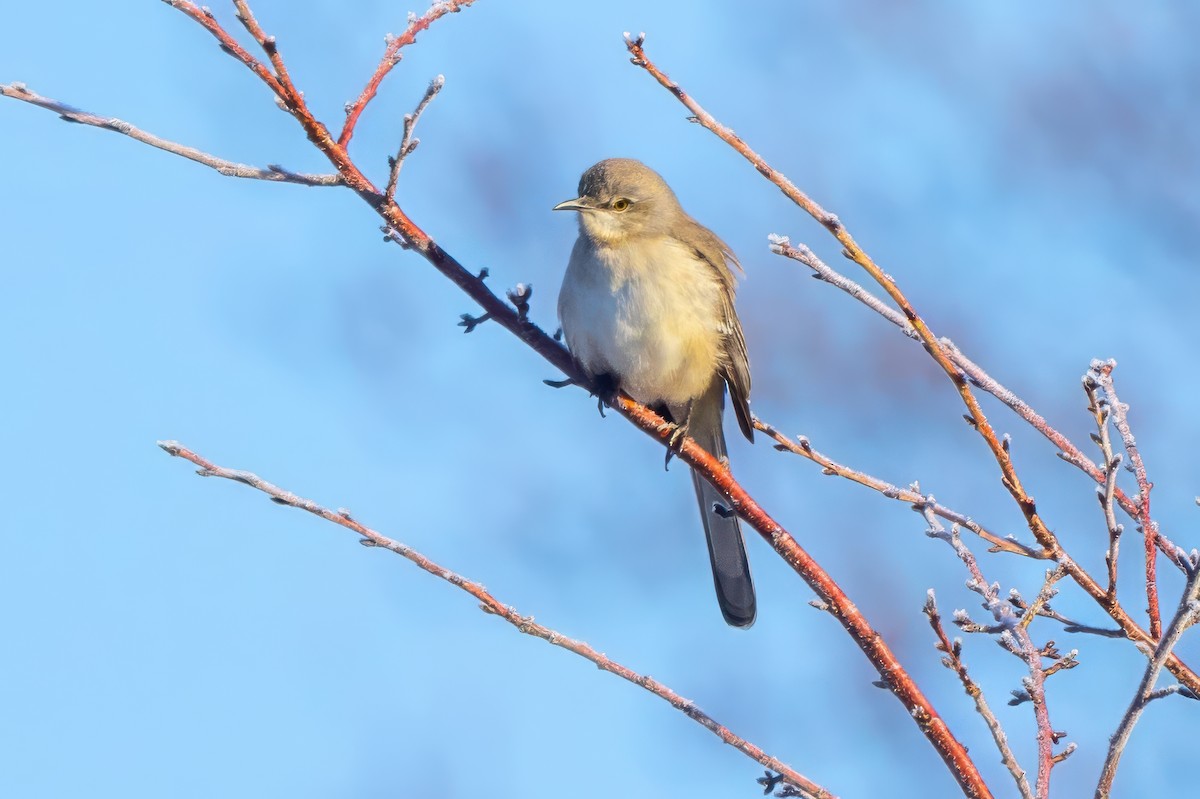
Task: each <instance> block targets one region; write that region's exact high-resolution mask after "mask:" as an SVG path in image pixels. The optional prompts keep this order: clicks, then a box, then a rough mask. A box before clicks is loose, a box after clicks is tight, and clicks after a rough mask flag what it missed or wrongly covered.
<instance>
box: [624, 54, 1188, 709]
mask: <svg viewBox="0 0 1200 799" xmlns="http://www.w3.org/2000/svg"><path fill="white" fill-rule="evenodd" d="M643 42H644V40H643V38H642V37H641V36H639V37H637V38H634V37H631V36H629V35H628V34H627V35H626V37H625V46H626V48H627V49H628V50H629V52H630V54H631V55H632V58H631V59H630V60H631V61H632V63H633V64H634V65H636V66H639V67H641V68H642V69H644V70H646V72H648V73H649V74H650V75H651V76H652V77H653V78H654V79H655V80H656V81H658V83H659V84H660V85H661V86H663V87H664V88H665V89H667V90H668V91H670V92H671V94H673V95H675V97H676V99H678V100H679V101H680V102H681V103H682V104H683V105H684V106H685V107H686V108H687V109H688V110H689V111H691V112H692V115H693V119H694V121H696V122H697V123H699V124H700V125H701V126H702V127H704V128H705V129H707V130H709V131H710V132H712V133H713V134H715V135H716V136H717V137H718V138H720V139H721V140H722V141H724V142H725V143H727V144H728V145H729V146H730V147H732V148H733V149H734V150H736V151H737V152H738V153H739V154H740V155H741V156H742V157H744V158H745V159H746V160H747V161H749V162H750V163H751V164H753V165H754V167H755V169H757V170H758V172H759V173H760V174H762V175H763V177H765V178H766V179H767V180H769V181H771V182H772V183H773V184H775V185H776V186H778V187H779V189H780V190H781V191H782V192H783V193H784V195H785V196H787V197H788V199H790V200H792V202H794V203H796V205H798V206H799V207H800V208H801V209H803V210H804V211H805V212H807V213H808V214H809V215H810V216H812V217H813V219H815V220H816V221H817V222H818V223H820V224H821V225H822V226H823V227H824V228H826V229H827V230H828V231H829V232H830V233H832V234H833V236H834V237H835V238H836V239H837V240H838V241H839V242H840V243H841V244H842V246H843V248H844V249H843V255H845V256H846V257H847V258H849V259H850V260H852V261H854V262H855V263H856V264H858V265H859V266H861V267H862V268H863V269H864V270H865V271H866V272H867V273H868V274H869V275H870V276H871V277H872V279H874V280H875V282H876V283H878V284H879V286H880V287H881V288H883V290H884V291H885V292H886V293H887V295H888V297H889V298H891V300H892V301H893V302H894V303H895V304H896V305H897V306H898V307H899V309H900V312H901V314H903V318H904V320H905V324H906V325H907V326H908V327H909V328H911V329H912V330H913V331H914V333H915V334H916V337H917V338H918V339H919V340H920V341H921V343H922V344H923V345H924V347H925V350H926V351H927V352H928V353H929V355H930V356H931V357H932V358H933V359H934V361H935V362H936V363H937V364H938V366H939V367H940V368H941V369H942V371H943V372H945V373H946V376H947V377H948V378H949V379H950V381H951V383H952V384H953V385H954V387H955V389H956V390H957V392H958V394H959V397H960V399H961V400H962V402H963V404H964V405H965V406H966V408H967V411H968V413H967V415H966V418H967V421H968V423H969V424H971V426H972V427H974V428H975V430H976V431H977V432H978V433H979V435H980V436H981V437H982V438H983V440H984V442H985V443H986V445H987V447H988V449H989V450H990V451H991V452H992V456H993V458H994V459H995V460H996V463H997V465H998V466H999V467H1000V473H1001V483H1002V484H1003V485H1004V487H1005V488H1006V489H1007V490H1008V492H1009V494H1010V495H1011V496H1012V498H1013V500H1014V501H1015V502H1016V504H1017V506H1018V508H1020V510H1021V513H1022V515H1023V516H1024V517H1025V521H1026V524H1027V525H1028V526H1029V529H1030V531H1031V532H1032V533H1033V536H1034V538H1035V539H1036V540H1037V542H1038V544H1039V545H1040V546H1041V547H1042V548H1043V549H1045V550H1047V551H1048V552H1049V553H1050V557H1051V559H1053V560H1054V561H1056V562H1058V563H1060V564H1061V565H1063V566H1064V567H1065V568H1066V570H1067V574H1068V575H1069V576H1070V577H1071V579H1072V580H1073V581H1074V582H1075V583H1077V584H1078V585H1079V586H1080V587H1081V588H1083V589H1084V591H1085V592H1087V593H1088V595H1089V596H1091V597H1092V598H1093V599H1094V600H1095V601H1097V602H1098V603H1100V605H1101V606H1102V607H1104V609H1105V611H1106V612H1107V613H1108V614H1109V615H1110V616H1111V617H1112V618H1113V620H1115V621H1116V622H1117V623H1118V624H1119V625H1120V626H1121V628H1122V629H1123V630H1124V631H1125V634H1126V635H1127V636H1128V637H1129V638H1131V639H1132V640H1135V641H1141V642H1147V643H1148V642H1152V641H1153V639H1152V638H1151V637H1150V635H1149V634H1148V633H1147V632H1146V631H1145V630H1143V629H1142V628H1141V627H1140V626H1139V625H1138V624H1137V622H1136V621H1134V620H1133V618H1132V617H1130V616H1129V614H1128V613H1127V612H1126V611H1125V610H1124V608H1122V607H1121V606H1120V605H1110V604H1109V603H1108V601H1107V591H1106V590H1105V588H1104V587H1102V586H1101V585H1100V584H1099V583H1097V582H1096V581H1095V579H1093V578H1092V576H1091V575H1090V574H1088V572H1087V571H1086V570H1085V569H1084V568H1083V567H1082V566H1080V565H1079V564H1078V563H1076V562H1075V560H1074V559H1073V558H1072V557H1071V556H1070V555H1069V554H1068V553H1067V552H1066V551H1065V550H1064V549H1063V547H1062V545H1061V544H1060V543H1059V541H1058V539H1057V537H1056V536H1055V535H1054V534H1053V532H1051V530H1050V529H1049V528H1048V527H1047V526H1046V524H1045V522H1044V521H1043V520H1042V518H1041V516H1040V515H1039V513H1038V510H1037V504H1036V502H1035V501H1034V499H1033V497H1031V496H1030V495H1029V494H1028V493H1027V492H1026V491H1025V488H1024V486H1023V485H1022V484H1021V480H1020V478H1019V477H1018V476H1017V472H1016V468H1015V466H1014V465H1013V462H1012V458H1011V457H1010V456H1009V453H1008V447H1007V446H1006V445H1005V443H1004V442H1003V441H1002V439H1001V438H1000V437H999V436H997V435H996V431H995V430H994V429H993V428H992V426H991V424H990V423H989V422H988V420H987V417H986V416H985V415H984V413H983V409H982V408H981V407H980V405H979V401H978V399H977V398H976V397H975V395H974V393H973V392H972V391H971V381H970V380H969V378H968V376H967V375H966V374H964V372H963V371H962V370H961V369H959V368H958V367H957V366H956V365H955V363H954V361H953V360H951V354H952V353H953V352H954V350H953V348H951V347H948V346H946V345H945V344H943V343H942V341H941V340H939V339H938V338H937V337H936V336H934V334H933V332H932V331H931V330H930V329H929V327H928V325H927V324H926V323H925V321H924V320H923V319H922V318H921V317H920V315H918V314H917V312H916V310H915V309H914V308H913V307H912V305H911V304H910V303H909V301H908V299H907V298H906V297H905V296H904V293H903V292H902V291H901V290H900V288H899V286H897V284H896V282H895V281H894V280H893V279H892V278H891V276H890V275H888V274H887V273H885V272H884V271H883V270H882V269H880V268H879V266H878V265H877V264H876V263H875V262H874V261H873V260H872V259H871V258H870V256H868V255H867V254H866V252H864V251H863V250H862V248H861V247H859V245H858V243H857V242H856V241H855V240H854V238H853V237H852V236H851V235H850V233H849V231H847V230H846V227H845V226H844V225H843V224H842V222H841V220H840V219H838V217H837V216H835V215H834V214H831V213H829V212H828V211H826V210H825V209H824V208H822V207H821V206H820V205H818V204H817V203H816V202H815V201H814V200H813V199H812V198H810V197H809V196H808V195H807V194H805V193H804V192H802V191H801V190H800V189H799V188H797V187H796V185H795V184H794V183H792V181H791V180H789V179H788V178H787V176H786V175H784V174H783V173H781V172H779V171H777V170H776V169H774V168H773V167H772V166H771V165H770V164H768V163H767V161H766V160H765V159H764V158H763V157H762V156H761V155H759V154H758V153H757V152H755V151H754V150H753V149H751V148H750V146H749V145H747V144H746V142H744V141H743V140H742V139H741V138H740V137H739V136H738V135H737V134H736V133H734V132H733V131H732V130H730V129H729V128H728V127H726V126H724V125H722V124H721V123H720V122H718V121H717V120H716V118H715V117H713V116H712V114H710V113H708V112H707V111H706V110H704V108H702V107H701V106H700V104H699V103H697V102H696V101H695V100H694V99H692V97H690V96H689V95H688V94H687V92H685V91H684V90H683V88H682V87H680V86H679V84H677V83H675V82H674V81H672V80H671V79H670V78H669V77H668V76H667V75H666V73H664V72H663V71H662V70H661V69H659V68H658V67H657V66H656V65H655V64H654V63H653V62H651V61H650V60H649V58H647V56H646V52H645V49H644V48H643V46H642V45H643ZM1176 559H1177V556H1176ZM1167 668H1169V669H1170V670H1171V673H1172V674H1174V675H1175V676H1176V678H1178V679H1179V680H1180V681H1181V682H1184V683H1185V684H1186V685H1187V686H1188V687H1189V688H1191V689H1192V690H1194V691H1196V692H1197V693H1200V676H1197V675H1196V673H1195V672H1193V671H1192V670H1191V669H1190V668H1188V667H1187V666H1186V665H1185V664H1184V663H1183V662H1182V661H1181V660H1179V659H1178V658H1177V657H1176V656H1175V655H1172V656H1171V658H1170V660H1169V661H1168V664H1167Z"/></svg>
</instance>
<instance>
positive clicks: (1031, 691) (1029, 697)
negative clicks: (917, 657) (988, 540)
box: [924, 509, 1073, 799]
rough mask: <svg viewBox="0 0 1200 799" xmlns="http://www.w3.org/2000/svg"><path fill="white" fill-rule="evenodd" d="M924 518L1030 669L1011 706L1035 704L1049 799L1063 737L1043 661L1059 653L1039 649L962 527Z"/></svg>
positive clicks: (1041, 791) (1041, 771)
mask: <svg viewBox="0 0 1200 799" xmlns="http://www.w3.org/2000/svg"><path fill="white" fill-rule="evenodd" d="M924 515H925V520H926V522H927V523H928V524H929V530H928V531H927V534H928V535H929V536H930V537H932V538H940V539H941V540H943V541H945V542H946V543H948V544H949V545H950V546H951V548H952V549H953V550H954V553H955V554H956V555H958V557H959V559H960V560H961V561H962V562H963V564H964V565H965V566H966V567H967V571H968V572H969V573H970V575H971V579H970V580H969V581H968V582H967V588H969V589H970V590H972V591H974V592H975V593H977V594H979V595H980V596H981V597H983V606H984V607H985V608H986V609H987V610H988V612H989V613H991V614H992V618H994V619H995V620H996V622H997V624H998V625H999V627H1000V628H1001V629H1000V632H999V634H998V636H997V640H998V642H999V643H1000V645H1001V646H1003V647H1004V648H1005V649H1006V650H1008V651H1009V652H1011V653H1012V654H1014V655H1016V656H1017V657H1019V658H1021V659H1022V660H1024V661H1025V664H1026V667H1027V668H1028V670H1029V676H1028V677H1026V678H1025V679H1024V680H1023V681H1022V685H1023V687H1024V690H1023V691H1020V692H1017V691H1014V692H1013V693H1014V695H1015V696H1016V699H1014V700H1013V701H1010V702H1009V704H1020V703H1021V702H1024V701H1028V702H1032V703H1033V715H1034V720H1035V721H1036V723H1037V750H1038V773H1037V783H1036V785H1035V792H1034V795H1035V796H1036V797H1037V799H1048V797H1049V796H1050V771H1051V769H1053V768H1054V764H1055V762H1056V761H1055V755H1054V744H1055V743H1057V741H1058V738H1059V737H1060V736H1059V735H1058V734H1057V733H1055V731H1054V729H1053V728H1052V727H1051V726H1050V714H1049V711H1048V709H1047V707H1046V676H1047V674H1046V669H1045V668H1043V666H1042V658H1043V657H1055V656H1056V655H1057V654H1058V653H1057V652H1055V651H1054V650H1053V648H1052V647H1050V646H1049V645H1048V646H1047V647H1044V648H1039V647H1037V646H1036V645H1035V644H1034V643H1033V639H1032V638H1031V637H1030V635H1029V630H1028V628H1027V623H1024V624H1023V623H1021V621H1020V617H1019V616H1018V615H1017V614H1016V613H1015V612H1014V610H1013V607H1012V605H1011V604H1009V603H1007V602H1005V601H1003V600H1002V599H1001V598H1000V586H999V584H997V583H989V582H988V581H987V579H986V578H985V577H984V576H983V572H982V570H981V569H980V568H979V563H978V562H977V561H976V560H975V556H974V555H973V554H972V553H971V550H970V549H968V548H967V546H966V545H965V544H964V543H963V541H962V538H960V537H959V534H958V527H957V526H954V527H952V528H951V530H950V532H947V531H946V529H945V527H943V526H942V523H941V522H940V521H938V519H937V516H935V515H934V514H933V512H932V511H931V510H929V509H926V510H925V514H924ZM1061 568H1062V567H1061V566H1060V567H1059V569H1055V570H1051V571H1050V572H1049V573H1047V576H1046V582H1045V584H1044V585H1043V587H1042V590H1041V591H1040V592H1039V594H1038V600H1037V601H1035V603H1034V608H1036V607H1037V606H1039V605H1042V604H1045V601H1046V599H1048V598H1049V592H1050V591H1051V590H1052V586H1053V585H1054V582H1055V581H1056V580H1057V579H1058V578H1059V577H1061V576H1062V575H1061V572H1060V571H1059V570H1060V569H1061ZM1035 614H1036V610H1035V612H1034V613H1027V614H1026V617H1027V618H1032V616H1033V615H1035ZM956 622H957V618H956ZM1072 658H1073V656H1072Z"/></svg>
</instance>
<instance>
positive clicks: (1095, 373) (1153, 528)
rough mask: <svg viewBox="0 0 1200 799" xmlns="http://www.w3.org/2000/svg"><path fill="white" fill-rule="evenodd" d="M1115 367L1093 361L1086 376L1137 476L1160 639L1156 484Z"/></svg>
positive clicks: (1153, 618)
mask: <svg viewBox="0 0 1200 799" xmlns="http://www.w3.org/2000/svg"><path fill="white" fill-rule="evenodd" d="M1116 367H1117V362H1116V361H1114V360H1108V361H1092V365H1091V368H1090V369H1089V370H1088V374H1087V378H1085V379H1088V380H1092V381H1094V382H1095V383H1096V385H1097V386H1099V387H1100V389H1102V390H1103V391H1104V393H1105V394H1106V395H1107V397H1108V407H1109V408H1110V410H1111V414H1112V423H1113V426H1115V427H1116V428H1117V432H1118V433H1120V434H1121V441H1122V442H1123V443H1124V444H1125V452H1127V453H1128V454H1129V465H1130V467H1131V468H1132V469H1133V475H1134V477H1135V478H1136V479H1137V484H1138V495H1137V514H1136V515H1135V518H1136V519H1137V522H1138V525H1139V529H1140V530H1141V532H1142V535H1143V536H1144V537H1145V542H1146V612H1147V614H1149V616H1150V636H1151V637H1152V638H1154V639H1156V640H1157V639H1158V638H1159V636H1161V635H1162V617H1161V616H1160V614H1159V608H1158V574H1157V571H1158V569H1157V565H1156V559H1157V555H1158V543H1159V541H1158V539H1159V533H1158V522H1156V521H1154V519H1153V517H1151V515H1150V489H1151V488H1153V487H1154V484H1153V483H1151V482H1150V479H1149V478H1148V477H1147V476H1146V464H1145V463H1143V462H1142V453H1141V452H1139V451H1138V447H1137V441H1136V440H1135V439H1134V437H1133V430H1132V429H1130V427H1129V418H1128V417H1127V416H1126V413H1127V412H1128V411H1129V406H1128V405H1126V404H1124V403H1123V402H1121V399H1120V398H1119V397H1118V396H1117V389H1116V387H1115V386H1114V385H1113V377H1112V373H1113V369H1115V368H1116Z"/></svg>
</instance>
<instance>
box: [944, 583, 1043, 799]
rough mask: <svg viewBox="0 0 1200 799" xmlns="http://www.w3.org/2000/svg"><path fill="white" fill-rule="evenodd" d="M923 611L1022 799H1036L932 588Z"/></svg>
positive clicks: (947, 664)
mask: <svg viewBox="0 0 1200 799" xmlns="http://www.w3.org/2000/svg"><path fill="white" fill-rule="evenodd" d="M923 610H924V612H925V615H926V616H928V617H929V626H930V627H932V628H933V632H934V635H936V636H937V639H938V642H937V644H936V646H937V649H938V651H939V652H945V653H946V657H944V658H942V665H943V666H945V667H946V668H948V669H950V670H951V671H953V672H954V673H955V674H957V675H958V679H959V681H960V682H961V683H962V686H963V689H964V690H965V691H966V692H967V696H969V697H971V701H973V702H974V703H975V711H976V712H977V713H978V714H979V715H980V716H981V717H982V718H983V721H984V723H985V724H987V727H988V731H989V732H991V734H992V740H993V741H995V742H996V748H997V749H999V750H1000V762H1001V763H1003V764H1004V767H1005V768H1006V769H1008V773H1009V774H1011V775H1012V778H1013V780H1014V781H1015V782H1016V783H1017V790H1018V791H1019V792H1020V794H1021V796H1022V799H1033V791H1032V790H1030V788H1029V780H1028V778H1027V777H1026V776H1025V769H1023V768H1021V764H1020V763H1019V762H1018V761H1017V756H1016V755H1015V754H1013V751H1012V747H1010V746H1009V745H1008V736H1007V735H1006V734H1005V732H1004V728H1003V727H1001V726H1000V720H999V719H998V718H996V714H995V713H994V712H993V711H992V708H991V706H989V705H988V702H987V699H985V698H984V696H983V689H982V688H980V687H979V683H977V682H975V680H974V679H973V678H972V677H971V675H970V674H969V673H968V672H967V664H966V663H964V662H963V659H962V641H960V640H959V639H957V638H956V639H955V640H954V641H953V642H951V641H950V638H949V636H947V635H946V628H945V627H944V626H943V625H942V617H941V614H940V613H938V609H937V600H936V599H935V598H934V595H933V589H932V588H931V589H929V595H928V597H927V598H926V600H925V607H924V608H923Z"/></svg>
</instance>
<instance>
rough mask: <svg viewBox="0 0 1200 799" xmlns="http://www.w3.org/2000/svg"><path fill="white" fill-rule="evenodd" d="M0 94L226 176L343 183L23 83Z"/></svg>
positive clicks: (335, 176)
mask: <svg viewBox="0 0 1200 799" xmlns="http://www.w3.org/2000/svg"><path fill="white" fill-rule="evenodd" d="M0 95H3V96H5V97H11V98H12V99H14V100H20V101H22V102H25V103H29V104H30V105H36V106H38V107H39V108H45V109H46V110H47V111H53V112H54V113H56V114H58V115H59V117H61V118H62V119H63V120H65V121H67V122H78V123H79V124H81V125H90V126H92V127H94V128H100V129H102V130H111V131H113V132H114V133H120V134H122V135H124V136H128V137H129V138H131V139H135V140H137V141H140V142H141V143H142V144H148V145H150V146H151V147H156V148H158V149H159V150H165V151H167V152H168V153H172V154H174V155H178V156H182V157H183V158H186V159H188V160H189V161H195V162H196V163H198V164H203V165H204V166H206V167H209V168H211V169H215V170H216V171H217V172H219V173H221V174H222V175H225V176H226V177H231V178H248V179H251V180H268V181H274V182H276V183H297V184H299V185H301V186H341V185H343V183H342V176H341V175H338V174H332V175H304V174H300V173H298V172H291V171H289V170H286V169H284V168H283V167H281V166H277V165H275V164H271V165H269V166H268V167H267V168H266V169H262V168H260V167H256V166H249V165H247V164H239V163H237V162H235V161H226V160H225V159H224V158H218V157H216V156H215V155H210V154H209V153H206V152H202V151H200V150H197V149H196V148H194V147H187V146H186V145H183V144H179V143H177V142H173V141H168V140H166V139H163V138H160V137H158V136H155V135H154V134H152V133H147V132H146V131H144V130H142V129H140V128H137V127H134V126H133V125H131V124H129V123H128V122H125V121H123V120H120V119H115V118H113V117H101V116H97V115H96V114H91V113H88V112H87V111H80V110H79V109H78V108H74V107H72V106H69V105H67V104H66V103H60V102H59V101H58V100H52V99H50V98H49V97H43V96H41V95H40V94H35V93H34V92H32V91H30V90H29V89H27V88H26V87H25V85H24V84H22V83H8V84H4V83H0Z"/></svg>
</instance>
